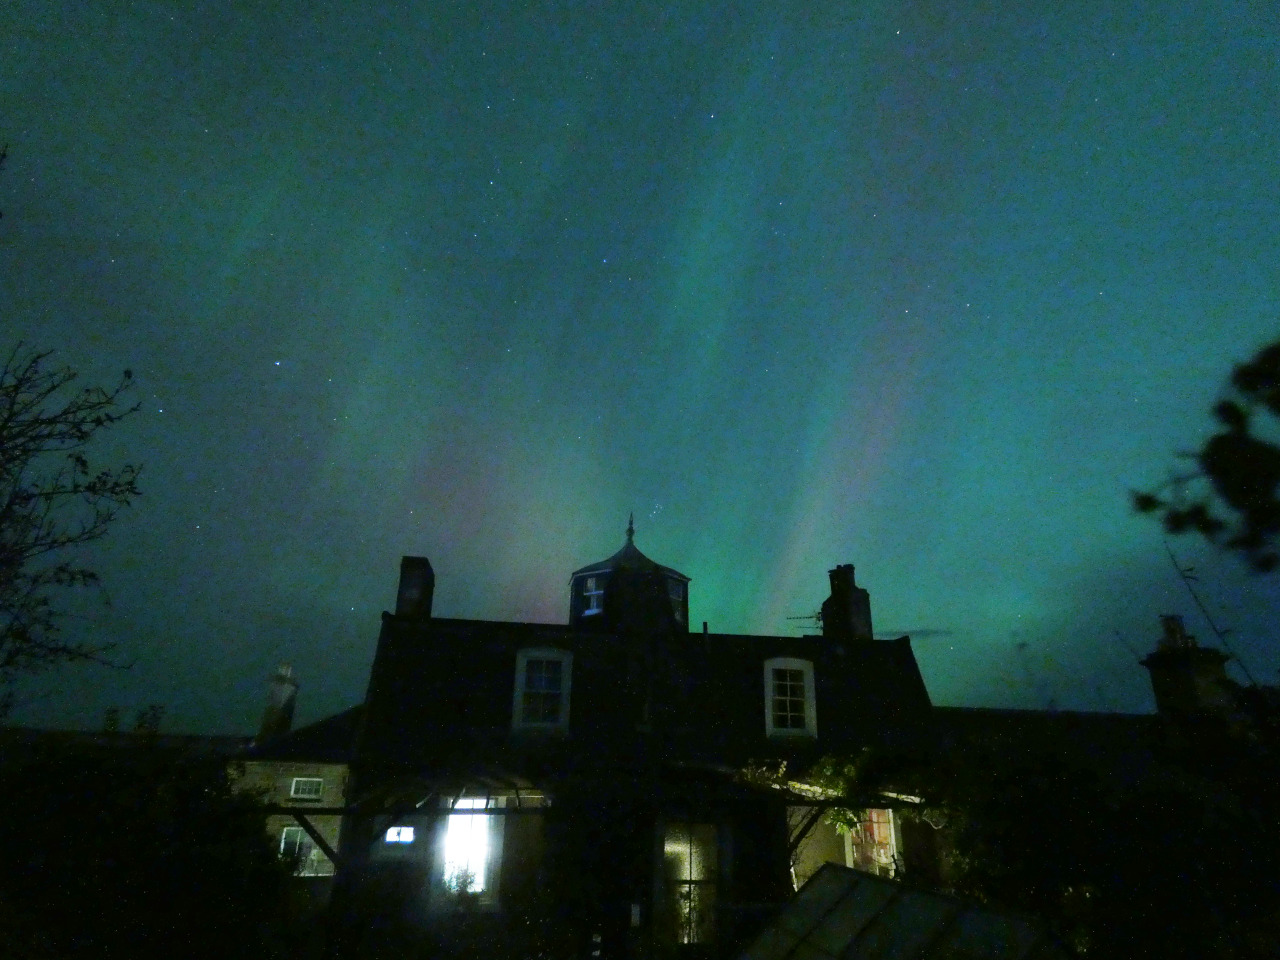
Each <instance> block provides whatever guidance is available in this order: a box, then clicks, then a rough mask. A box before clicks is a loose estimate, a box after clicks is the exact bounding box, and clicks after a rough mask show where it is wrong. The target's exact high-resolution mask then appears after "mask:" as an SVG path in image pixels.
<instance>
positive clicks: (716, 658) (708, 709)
mask: <svg viewBox="0 0 1280 960" xmlns="http://www.w3.org/2000/svg"><path fill="white" fill-rule="evenodd" d="M533 647H552V648H556V649H562V650H566V651H571V652H572V653H573V657H574V660H573V680H572V701H571V707H570V722H569V736H568V737H567V738H565V739H564V741H563V743H564V746H565V748H566V749H567V750H568V751H570V752H574V753H580V754H582V756H583V757H584V759H590V760H591V761H592V762H598V760H599V757H600V756H601V755H602V754H609V753H613V754H617V755H622V756H635V755H636V751H637V750H641V749H652V750H656V751H658V752H659V753H660V754H661V755H662V756H663V758H664V759H665V760H667V761H671V762H686V763H729V764H741V763H742V762H744V761H747V760H751V759H767V758H770V757H794V758H795V759H797V760H799V759H802V758H803V755H806V754H813V758H816V756H818V755H821V754H822V753H838V752H841V751H845V750H853V749H857V748H859V747H860V746H864V745H870V744H873V743H885V742H895V741H897V742H900V741H902V740H903V739H904V738H909V739H911V740H913V741H914V739H915V738H917V737H920V736H923V735H924V734H925V733H926V732H927V728H928V722H929V707H930V704H929V696H928V692H927V691H926V690H925V686H924V682H923V680H922V679H921V677H920V673H919V669H918V668H917V666H916V663H915V658H914V656H913V655H912V652H911V647H910V642H909V641H907V640H906V639H905V638H904V639H902V640H898V641H877V642H874V643H856V644H839V643H834V642H832V641H831V640H830V639H828V638H825V637H773V636H751V635H736V634H703V633H692V634H682V635H679V636H677V637H675V638H671V640H670V642H669V643H668V645H667V646H666V647H665V649H664V651H663V653H662V654H661V656H658V655H657V654H655V655H654V656H655V658H656V659H648V660H647V659H645V654H644V651H638V650H637V649H636V648H635V646H634V644H632V643H631V642H630V641H628V640H627V639H626V638H625V637H622V636H619V635H615V634H611V633H588V632H584V631H580V630H575V629H573V628H571V627H568V626H558V625H552V624H528V623H502V622H495V621H483V620H451V619H445V618H433V619H432V620H430V621H421V620H413V619H410V618H401V617H396V616H394V615H386V616H385V617H384V622H383V630H382V636H381V637H380V639H379V643H378V651H377V654H376V656H375V658H374V664H373V669H372V671H371V675H370V681H369V689H368V695H367V700H366V703H367V705H368V717H367V721H366V723H365V726H364V730H363V732H362V734H361V735H360V750H359V758H360V760H361V761H362V762H368V763H389V764H395V765H401V764H403V765H407V766H410V767H416V768H418V769H440V768H441V767H442V766H449V765H450V764H452V763H455V762H458V761H466V762H472V761H475V760H476V759H478V758H480V757H482V756H486V755H489V756H493V755H495V754H496V755H501V754H502V753H504V752H505V748H507V747H514V748H517V752H519V749H520V747H521V743H522V742H523V741H520V740H519V739H518V738H515V737H513V736H512V731H511V711H512V693H513V683H514V679H515V666H516V656H517V651H518V650H520V649H522V648H533ZM770 657H798V658H802V659H807V660H810V661H812V662H813V664H814V673H815V682H816V687H817V690H816V693H817V725H818V738H817V741H816V742H812V741H808V740H806V739H805V738H794V739H790V738H789V739H788V740H787V741H786V742H778V741H769V740H767V739H766V736H765V720H764V709H765V706H764V696H763V690H764V686H763V684H764V678H763V673H762V665H763V663H764V661H765V660H766V659H768V658H770ZM650 676H652V677H653V678H654V679H653V683H654V684H655V686H654V687H653V688H652V689H653V691H654V695H655V698H656V699H655V705H658V706H661V705H662V704H670V703H676V704H678V708H677V709H674V710H673V711H672V712H671V713H669V714H668V715H667V719H666V720H664V721H663V723H662V729H663V730H664V731H665V733H663V735H662V736H660V737H656V738H654V737H650V736H648V735H647V734H645V735H642V734H641V733H640V732H639V727H638V726H637V724H638V721H639V720H640V714H641V705H642V700H643V694H644V690H645V684H646V682H647V679H648V678H649V677H650ZM645 744H647V746H645ZM780 751H781V752H780Z"/></svg>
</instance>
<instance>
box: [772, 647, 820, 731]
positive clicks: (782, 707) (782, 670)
mask: <svg viewBox="0 0 1280 960" xmlns="http://www.w3.org/2000/svg"><path fill="white" fill-rule="evenodd" d="M764 728H765V735H766V736H769V737H816V736H817V735H818V719H817V705H816V703H815V698H814V687H813V664H812V663H811V662H810V661H808V660H798V659H796V658H794V657H774V658H773V659H771V660H766V661H765V662H764Z"/></svg>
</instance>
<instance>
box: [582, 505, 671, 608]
mask: <svg viewBox="0 0 1280 960" xmlns="http://www.w3.org/2000/svg"><path fill="white" fill-rule="evenodd" d="M635 533H636V530H635V515H634V514H633V515H632V516H631V518H630V520H629V521H628V522H627V542H626V543H625V544H623V545H622V549H621V550H619V551H618V552H617V553H615V554H614V555H613V556H611V557H609V558H608V559H607V560H601V561H599V562H598V563H589V564H587V565H586V566H585V567H582V568H581V569H579V570H575V571H574V572H573V577H572V578H571V580H570V582H569V625H570V626H573V627H580V628H582V629H586V630H616V629H618V628H619V627H620V626H622V625H623V624H624V623H631V624H633V625H636V624H640V623H642V622H644V621H646V620H651V619H652V618H654V617H655V616H657V617H659V619H660V620H662V621H666V622H665V624H664V625H665V626H670V627H674V628H675V629H677V630H687V629H688V624H689V578H688V577H686V576H685V575H684V574H683V573H681V572H680V571H678V570H673V569H672V568H671V567H664V566H662V565H661V564H659V563H655V562H654V561H653V560H650V559H649V558H648V557H646V556H645V555H644V554H643V553H641V552H640V550H639V549H638V548H637V547H636V544H635ZM655 625H656V624H655Z"/></svg>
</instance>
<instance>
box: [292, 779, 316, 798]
mask: <svg viewBox="0 0 1280 960" xmlns="http://www.w3.org/2000/svg"><path fill="white" fill-rule="evenodd" d="M323 793H324V780H322V779H321V778H319V777H294V778H293V785H292V786H291V787H290V789H289V796H291V797H297V798H298V799H301V800H319V799H320V797H321V795H322V794H323Z"/></svg>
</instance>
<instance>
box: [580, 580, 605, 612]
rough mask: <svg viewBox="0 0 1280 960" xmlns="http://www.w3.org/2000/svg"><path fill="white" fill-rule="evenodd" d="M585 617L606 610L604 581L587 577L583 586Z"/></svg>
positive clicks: (583, 610)
mask: <svg viewBox="0 0 1280 960" xmlns="http://www.w3.org/2000/svg"><path fill="white" fill-rule="evenodd" d="M582 598H583V601H584V602H583V605H582V613H583V616H590V615H591V614H595V613H601V612H602V611H603V610H604V579H603V578H602V577H587V578H586V579H585V580H584V581H583V586H582Z"/></svg>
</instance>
